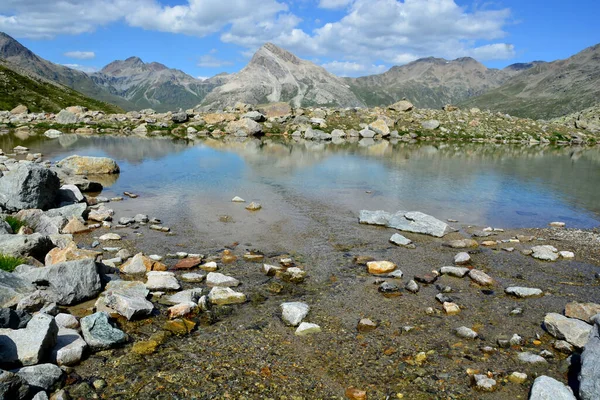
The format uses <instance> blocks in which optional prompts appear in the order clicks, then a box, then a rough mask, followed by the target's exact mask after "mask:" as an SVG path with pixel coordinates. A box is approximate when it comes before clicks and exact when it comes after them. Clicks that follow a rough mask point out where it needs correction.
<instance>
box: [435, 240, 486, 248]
mask: <svg viewBox="0 0 600 400" xmlns="http://www.w3.org/2000/svg"><path fill="white" fill-rule="evenodd" d="M444 246H446V247H450V248H452V249H467V248H471V247H479V243H477V240H474V239H458V240H451V241H449V242H446V243H444Z"/></svg>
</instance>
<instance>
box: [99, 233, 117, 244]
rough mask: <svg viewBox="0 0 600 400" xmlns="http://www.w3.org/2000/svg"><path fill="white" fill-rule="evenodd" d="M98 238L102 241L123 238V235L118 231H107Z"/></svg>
mask: <svg viewBox="0 0 600 400" xmlns="http://www.w3.org/2000/svg"><path fill="white" fill-rule="evenodd" d="M98 240H101V241H103V242H104V241H108V240H121V235H119V234H117V233H106V234H104V235H102V236H100V237H99V238H98Z"/></svg>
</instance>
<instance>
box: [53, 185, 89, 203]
mask: <svg viewBox="0 0 600 400" xmlns="http://www.w3.org/2000/svg"><path fill="white" fill-rule="evenodd" d="M84 200H85V197H83V194H82V193H81V190H79V188H78V187H77V186H76V185H62V186H61V187H60V189H59V191H58V200H57V202H58V203H59V204H75V203H81V202H83V201H84Z"/></svg>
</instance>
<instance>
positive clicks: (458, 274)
mask: <svg viewBox="0 0 600 400" xmlns="http://www.w3.org/2000/svg"><path fill="white" fill-rule="evenodd" d="M469 271H470V269H469V268H465V267H442V268H440V274H442V275H450V276H453V277H455V278H464V277H465V275H467V274H468V273H469Z"/></svg>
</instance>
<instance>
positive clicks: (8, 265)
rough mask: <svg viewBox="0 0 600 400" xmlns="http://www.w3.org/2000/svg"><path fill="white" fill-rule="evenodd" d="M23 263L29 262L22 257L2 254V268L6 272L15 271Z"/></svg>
mask: <svg viewBox="0 0 600 400" xmlns="http://www.w3.org/2000/svg"><path fill="white" fill-rule="evenodd" d="M21 264H27V261H26V260H24V259H23V258H20V257H13V256H7V255H5V254H0V269H1V270H3V271H6V272H13V271H14V270H15V268H17V267H18V266H19V265H21Z"/></svg>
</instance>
